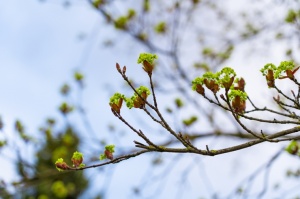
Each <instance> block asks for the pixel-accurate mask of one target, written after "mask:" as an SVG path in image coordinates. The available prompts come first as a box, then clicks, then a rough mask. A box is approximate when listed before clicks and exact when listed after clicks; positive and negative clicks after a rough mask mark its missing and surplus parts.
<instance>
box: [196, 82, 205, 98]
mask: <svg viewBox="0 0 300 199" xmlns="http://www.w3.org/2000/svg"><path fill="white" fill-rule="evenodd" d="M196 91H197V93H199V94H200V95H203V96H204V95H205V90H204V88H203V86H202V85H201V84H197V86H196Z"/></svg>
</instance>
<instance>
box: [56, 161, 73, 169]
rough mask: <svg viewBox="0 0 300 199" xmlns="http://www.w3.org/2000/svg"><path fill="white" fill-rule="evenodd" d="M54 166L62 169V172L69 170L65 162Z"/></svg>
mask: <svg viewBox="0 0 300 199" xmlns="http://www.w3.org/2000/svg"><path fill="white" fill-rule="evenodd" d="M55 166H56V167H57V168H59V169H62V170H67V169H69V168H70V167H69V166H68V165H67V163H65V162H58V163H56V164H55Z"/></svg>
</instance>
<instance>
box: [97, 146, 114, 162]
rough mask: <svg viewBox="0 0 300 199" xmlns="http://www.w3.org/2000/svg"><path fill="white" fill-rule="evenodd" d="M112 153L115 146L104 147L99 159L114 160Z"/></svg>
mask: <svg viewBox="0 0 300 199" xmlns="http://www.w3.org/2000/svg"><path fill="white" fill-rule="evenodd" d="M114 152H115V145H113V144H112V145H106V146H105V150H104V153H103V154H101V155H100V157H99V159H100V160H104V159H110V160H113V159H114V155H113V154H114Z"/></svg>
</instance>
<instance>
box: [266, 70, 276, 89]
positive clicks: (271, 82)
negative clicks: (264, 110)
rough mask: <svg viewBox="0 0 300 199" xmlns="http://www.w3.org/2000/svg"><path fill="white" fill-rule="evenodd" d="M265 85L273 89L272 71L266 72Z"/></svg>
mask: <svg viewBox="0 0 300 199" xmlns="http://www.w3.org/2000/svg"><path fill="white" fill-rule="evenodd" d="M266 80H267V84H268V86H269V87H271V88H273V87H275V79H274V73H273V70H268V74H267V75H266Z"/></svg>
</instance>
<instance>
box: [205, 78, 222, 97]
mask: <svg viewBox="0 0 300 199" xmlns="http://www.w3.org/2000/svg"><path fill="white" fill-rule="evenodd" d="M204 84H205V86H206V87H207V88H208V89H209V90H211V91H212V92H213V93H214V94H216V93H217V92H218V91H219V89H220V87H219V85H218V84H217V83H216V82H215V80H207V79H204Z"/></svg>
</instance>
